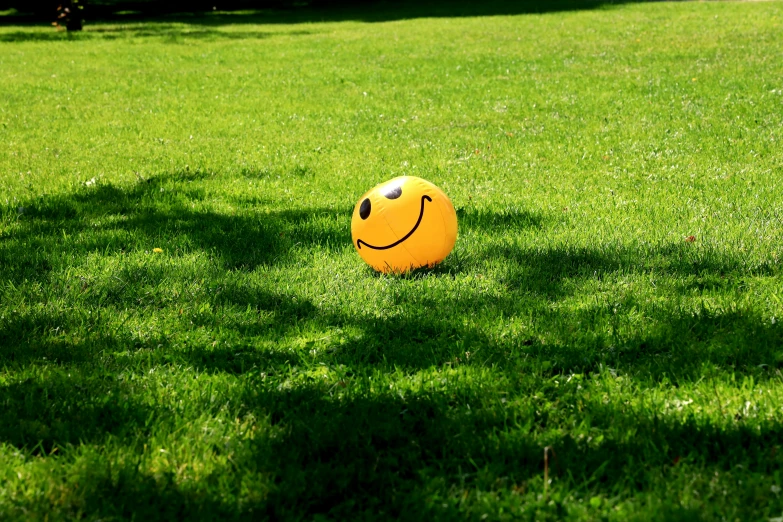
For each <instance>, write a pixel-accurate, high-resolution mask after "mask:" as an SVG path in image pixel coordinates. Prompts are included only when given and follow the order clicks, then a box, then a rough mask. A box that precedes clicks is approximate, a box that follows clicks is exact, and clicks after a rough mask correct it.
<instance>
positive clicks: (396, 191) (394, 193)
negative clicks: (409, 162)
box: [383, 185, 402, 199]
mask: <svg viewBox="0 0 783 522" xmlns="http://www.w3.org/2000/svg"><path fill="white" fill-rule="evenodd" d="M383 195H384V196H386V198H387V199H397V198H398V197H400V196H402V187H401V186H399V185H397V186H396V187H392V188H390V189H389V190H387V191H386V192H385V193H384V194H383Z"/></svg>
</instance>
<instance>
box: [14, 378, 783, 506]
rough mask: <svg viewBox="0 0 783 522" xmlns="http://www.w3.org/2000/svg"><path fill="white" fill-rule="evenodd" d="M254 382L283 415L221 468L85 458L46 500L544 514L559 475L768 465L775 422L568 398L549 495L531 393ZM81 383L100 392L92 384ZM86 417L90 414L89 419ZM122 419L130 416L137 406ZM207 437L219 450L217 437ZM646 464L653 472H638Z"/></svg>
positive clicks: (782, 430) (597, 476)
mask: <svg viewBox="0 0 783 522" xmlns="http://www.w3.org/2000/svg"><path fill="white" fill-rule="evenodd" d="M259 389H263V387H261V386H256V387H255V389H253V388H252V387H251V386H247V387H246V388H245V390H244V393H241V394H239V395H237V396H235V397H233V400H234V401H236V402H237V403H241V404H243V405H244V408H245V409H246V412H248V413H253V414H254V415H257V416H262V417H267V416H268V417H269V419H270V422H271V424H272V426H276V427H280V428H283V429H282V435H281V436H277V437H275V438H274V439H272V440H270V439H268V438H266V437H265V436H264V435H261V434H259V436H257V437H254V438H251V439H249V440H245V441H243V444H244V445H245V447H244V449H243V450H242V451H239V450H237V451H236V452H234V453H232V455H233V456H232V458H231V463H232V467H231V472H230V473H228V472H225V470H218V471H215V472H213V474H212V475H207V476H205V477H203V478H202V479H201V480H200V481H198V483H192V482H191V483H188V482H181V481H180V482H177V481H176V480H175V479H174V477H173V476H170V475H167V474H156V475H155V476H152V475H150V474H147V473H145V472H141V471H139V467H138V463H136V462H134V461H133V459H125V460H124V461H120V462H114V463H112V465H111V466H110V465H109V463H107V462H106V461H102V460H100V459H96V462H95V463H94V464H92V465H91V466H90V468H89V469H90V471H89V473H86V474H83V475H81V476H80V478H79V480H80V484H79V487H78V488H74V492H73V493H70V494H72V495H73V496H74V497H75V498H70V497H69V496H68V494H66V495H65V496H63V497H58V505H63V504H65V505H68V503H69V502H74V503H77V505H78V506H79V508H80V512H81V513H82V514H83V515H87V516H93V517H100V518H107V517H108V518H113V517H122V518H134V517H135V518H139V517H141V516H152V517H153V518H158V516H159V513H168V514H172V515H175V518H188V519H211V518H216V517H218V516H219V517H220V519H222V520H234V519H244V518H248V517H250V516H251V515H252V516H255V517H268V518H270V519H275V520H289V519H290V520H293V519H312V518H313V517H316V516H326V517H328V518H329V519H339V520H347V519H355V518H357V517H358V518H362V516H359V515H360V514H363V515H364V516H367V517H370V518H373V519H396V520H399V519H404V520H411V519H422V518H430V519H432V518H434V519H437V520H454V519H457V518H461V517H464V515H465V511H464V509H465V508H466V507H467V506H470V504H469V503H466V504H465V505H463V504H462V503H463V502H465V501H467V500H469V498H468V496H469V495H475V494H476V493H485V494H487V495H499V496H501V497H504V496H505V497H506V498H505V500H507V501H509V504H510V506H515V507H517V508H521V507H522V506H523V505H525V506H526V508H527V509H530V508H531V505H532V506H533V510H534V511H538V513H539V514H540V515H547V516H548V517H552V518H553V519H556V518H559V517H562V516H563V515H564V514H565V511H564V509H565V508H566V506H564V505H563V502H564V499H563V496H562V495H560V494H558V491H559V490H560V489H561V488H563V489H565V490H566V491H570V492H571V493H572V494H575V495H577V496H582V495H586V496H587V497H588V498H589V497H590V496H593V495H604V496H607V497H609V496H613V495H617V492H618V488H620V489H621V490H624V488H626V487H627V484H628V483H632V484H633V485H634V491H650V490H653V491H661V488H662V487H663V482H664V481H666V480H668V479H667V476H668V474H669V473H670V470H671V469H673V468H674V466H677V465H679V466H680V468H682V467H685V470H678V475H679V476H682V475H683V474H685V476H688V475H687V474H688V468H689V467H690V469H692V471H691V473H692V474H693V478H694V479H696V477H702V476H707V477H711V478H712V477H719V476H722V475H723V474H725V473H727V472H732V473H735V474H737V473H739V474H740V475H741V474H744V473H756V474H762V475H767V474H772V473H775V472H776V471H777V470H778V469H779V466H780V458H779V457H777V456H776V453H777V451H779V446H780V441H781V437H783V426H781V424H780V423H779V422H767V423H763V425H762V426H755V425H748V424H746V423H745V422H744V421H743V420H742V419H741V418H740V420H738V421H736V422H733V423H729V425H723V426H719V425H715V424H711V423H700V422H698V421H696V420H695V419H694V418H693V417H689V418H685V419H678V418H674V417H671V416H670V417H666V416H658V415H649V416H647V415H639V414H638V413H636V412H634V411H625V409H623V408H621V407H620V406H619V405H617V404H614V403H610V404H605V403H604V402H603V400H602V399H601V398H600V397H596V398H593V399H590V398H585V399H583V400H581V401H580V407H581V411H582V418H583V419H585V420H584V422H583V424H582V425H581V426H580V427H579V428H578V429H574V430H573V431H569V430H558V431H555V432H552V433H551V434H550V436H549V437H548V438H547V439H546V444H547V445H549V446H550V447H551V448H552V451H553V452H552V454H553V455H556V458H555V457H553V458H552V463H551V465H550V468H549V477H550V478H551V479H552V483H551V485H550V486H549V488H550V491H551V492H552V498H553V500H551V501H550V498H542V495H541V493H542V491H543V489H544V485H543V476H542V475H543V468H544V463H543V453H544V444H545V442H544V441H543V440H542V439H541V438H540V437H539V432H540V431H542V430H545V429H546V428H547V426H548V425H549V424H550V423H552V422H554V423H556V422H557V421H556V420H554V419H552V418H551V417H552V416H553V415H555V414H554V412H547V411H539V410H538V409H537V408H538V407H537V406H536V403H535V401H534V400H524V399H523V402H522V403H520V404H514V405H511V404H507V403H504V402H503V401H502V400H501V397H500V396H497V395H495V394H493V393H487V391H486V389H485V388H484V387H482V386H479V385H478V384H477V385H476V386H473V387H471V386H465V387H463V388H462V389H461V391H460V394H459V395H454V394H452V393H444V392H439V391H422V392H420V393H412V392H408V393H407V394H405V395H404V396H403V395H402V394H400V393H396V392H393V391H388V392H383V391H381V392H379V393H376V394H373V395H361V394H360V395H355V394H346V395H344V396H341V397H338V396H336V395H333V394H332V393H331V392H330V391H329V390H328V389H326V388H325V387H324V386H319V385H317V384H314V385H307V386H301V387H298V388H296V389H293V390H278V391H269V390H267V391H258V390H259ZM86 391H87V390H86ZM89 391H95V392H98V391H101V392H104V393H105V390H104V389H102V388H101V389H93V390H89ZM17 392H19V393H24V394H25V395H24V397H27V399H26V400H27V401H28V403H31V404H30V405H31V406H39V407H44V408H48V409H51V407H50V406H48V403H47V402H43V401H42V403H41V404H32V403H33V402H34V400H31V399H29V397H39V396H41V393H38V392H36V393H30V391H29V390H16V389H14V390H13V391H12V392H11V393H17ZM539 393H541V391H540V390H539ZM544 394H546V392H544ZM3 398H4V397H3ZM13 398H16V397H13ZM54 398H55V400H57V399H60V398H61V397H60V396H58V395H56V394H55V397H54ZM19 400H25V399H24V398H23V397H19ZM101 400H106V399H101ZM9 413H11V412H9ZM80 413H81V412H79V411H77V414H80ZM145 413H146V412H145ZM4 415H5V413H0V416H4ZM115 415H116V414H115ZM728 415H734V412H728ZM0 418H2V417H0ZM86 418H87V422H88V424H87V426H90V422H94V419H92V418H91V417H90V416H89V415H88V416H87V417H86ZM101 422H103V421H101ZM126 423H127V424H128V425H131V426H137V424H138V420H137V417H135V416H131V417H129V418H128V419H126ZM74 425H75V424H74ZM511 427H513V429H511ZM591 430H595V431H593V432H597V433H602V434H603V436H602V440H601V442H599V443H596V442H591V441H590V438H589V437H586V436H584V435H585V434H589V433H591ZM0 433H2V432H0ZM642 434H643V435H642ZM2 435H4V434H2ZM2 435H0V436H2ZM737 448H742V451H736V449H737ZM214 451H215V452H217V453H218V454H223V451H222V450H220V448H215V450H214ZM225 451H228V450H225ZM678 462H679V463H678ZM738 464H741V468H742V469H741V470H740V471H737V470H736V466H737V465H738ZM651 469H653V470H658V473H649V470H651ZM259 472H260V474H261V476H258V477H257V478H255V479H254V483H253V486H252V488H251V489H253V490H255V491H257V492H262V493H261V494H255V495H252V496H251V495H248V497H249V498H248V499H243V500H244V501H243V502H229V501H224V499H223V498H222V497H218V496H217V495H215V494H211V491H210V489H209V488H210V487H217V484H222V487H223V488H226V487H230V490H231V491H240V489H241V487H242V482H241V480H242V478H243V477H248V476H251V477H252V476H253V475H251V474H252V473H259ZM245 487H247V485H245ZM708 491H711V490H708ZM733 493H734V494H735V495H739V498H737V499H736V502H737V504H738V505H744V506H746V509H751V510H753V509H756V508H758V507H760V506H761V504H760V503H759V502H754V501H753V498H745V497H744V496H743V495H753V494H754V493H755V492H754V491H753V490H752V489H751V490H748V489H737V490H736V491H734V492H733ZM768 500H769V499H768ZM675 504H676V503H675ZM765 505H766V503H765ZM156 509H158V510H162V511H160V512H157V511H155V510H156ZM681 509H685V508H681ZM705 509H706V508H705ZM536 518H540V517H536ZM708 518H709V517H708Z"/></svg>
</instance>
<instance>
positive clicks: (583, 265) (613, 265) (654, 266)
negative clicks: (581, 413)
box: [478, 242, 779, 298]
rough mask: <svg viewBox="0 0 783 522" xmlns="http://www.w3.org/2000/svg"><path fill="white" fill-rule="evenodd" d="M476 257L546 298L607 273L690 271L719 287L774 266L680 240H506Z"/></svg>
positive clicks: (518, 285) (770, 271) (511, 285)
mask: <svg viewBox="0 0 783 522" xmlns="http://www.w3.org/2000/svg"><path fill="white" fill-rule="evenodd" d="M478 257H480V258H489V259H503V260H504V261H505V263H504V264H505V265H506V266H507V267H508V270H507V271H506V274H505V276H504V277H503V278H502V282H503V283H505V284H506V285H508V287H509V288H510V289H511V290H521V291H527V292H535V293H539V294H541V295H543V296H546V297H548V298H558V297H562V296H564V295H566V294H568V293H569V292H573V290H574V283H576V284H578V283H580V282H583V281H585V280H588V279H596V280H600V279H602V278H604V277H606V276H608V275H612V274H619V275H623V274H650V275H653V276H654V275H660V276H675V277H689V276H693V277H697V278H706V279H708V281H705V282H704V283H703V284H705V285H711V286H721V285H723V284H725V283H726V277H727V276H731V275H737V274H742V275H744V276H771V275H774V274H776V273H778V271H779V269H778V268H777V265H775V264H774V263H771V262H770V261H763V262H761V263H756V264H749V263H748V262H747V261H746V260H744V259H742V258H740V257H738V256H737V255H736V254H734V253H732V252H727V251H720V250H717V249H714V248H710V247H695V246H693V245H692V244H690V243H684V242H683V243H670V244H664V245H657V246H656V245H645V246H625V245H607V246H606V247H598V248H588V247H571V246H558V247H554V248H550V249H546V250H542V249H539V248H531V247H528V246H524V245H520V244H519V243H518V242H506V243H501V244H492V245H490V246H488V247H486V248H485V249H484V250H483V251H482V253H481V254H480V255H479V256H478ZM690 284H699V283H690Z"/></svg>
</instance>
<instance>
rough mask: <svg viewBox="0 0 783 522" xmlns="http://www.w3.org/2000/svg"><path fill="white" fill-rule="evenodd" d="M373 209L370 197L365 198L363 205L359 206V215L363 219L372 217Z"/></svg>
mask: <svg viewBox="0 0 783 522" xmlns="http://www.w3.org/2000/svg"><path fill="white" fill-rule="evenodd" d="M371 210H372V204H370V198H364V201H362V206H361V207H359V216H360V217H361V218H362V219H367V218H368V217H370V211H371Z"/></svg>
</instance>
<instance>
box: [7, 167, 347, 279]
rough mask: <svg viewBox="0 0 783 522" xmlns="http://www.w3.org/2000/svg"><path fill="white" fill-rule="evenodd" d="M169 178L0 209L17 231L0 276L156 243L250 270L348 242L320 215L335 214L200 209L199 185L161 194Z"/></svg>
mask: <svg viewBox="0 0 783 522" xmlns="http://www.w3.org/2000/svg"><path fill="white" fill-rule="evenodd" d="M179 177H181V176H179ZM171 180H174V181H177V180H178V177H176V176H175V177H161V178H153V179H150V180H146V181H141V182H139V183H137V184H136V185H134V186H133V187H130V188H120V187H117V186H114V185H110V184H103V185H98V186H97V187H94V188H90V189H82V190H79V191H77V192H76V193H74V194H69V195H65V196H63V195H60V196H45V197H41V198H38V199H36V200H33V201H32V202H30V203H29V204H28V205H27V206H25V207H23V209H22V210H19V209H17V208H12V207H10V206H6V207H5V208H2V209H0V212H2V213H3V214H5V215H6V216H8V215H11V216H13V215H15V214H19V215H18V216H17V218H16V219H17V224H18V229H17V230H16V231H15V232H14V233H13V235H11V236H9V237H4V238H0V276H2V277H3V278H4V279H6V280H10V281H15V282H20V281H23V280H44V279H45V278H46V277H47V274H48V273H49V272H50V271H51V270H52V269H53V265H52V263H53V262H56V261H54V260H55V259H57V258H60V257H61V254H62V252H64V251H67V252H71V253H73V254H77V255H78V256H80V257H83V256H86V255H87V254H89V253H95V252H100V253H102V254H105V255H111V254H123V253H128V252H132V251H139V250H141V251H151V250H152V249H153V248H157V247H165V249H166V250H167V251H169V252H176V251H177V250H179V251H180V252H193V251H205V252H208V253H209V254H210V255H212V256H214V257H215V258H216V259H217V260H219V261H220V262H221V264H222V266H223V267H224V268H225V269H227V270H236V269H242V270H252V269H254V268H256V267H258V266H260V265H272V264H280V263H285V262H287V261H288V260H289V259H290V255H291V253H292V250H293V248H294V247H295V246H297V245H302V244H303V245H307V246H319V247H321V248H327V249H332V248H340V246H341V245H346V244H350V232H349V230H347V228H343V227H339V223H338V222H337V221H336V220H334V219H324V218H332V217H334V216H335V215H337V214H339V212H338V211H335V210H332V209H325V208H324V209H307V210H280V211H259V212H252V209H251V211H249V212H247V213H244V214H231V213H219V212H215V211H212V210H206V209H202V205H201V202H202V201H203V199H204V198H205V193H204V191H203V190H202V189H199V188H190V187H188V186H187V185H179V186H177V187H176V188H175V189H174V190H168V191H167V189H166V188H164V185H165V183H166V182H167V181H171ZM197 207H198V208H197ZM346 212H347V211H346ZM67 263H68V265H72V264H73V260H72V259H70V260H67Z"/></svg>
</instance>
